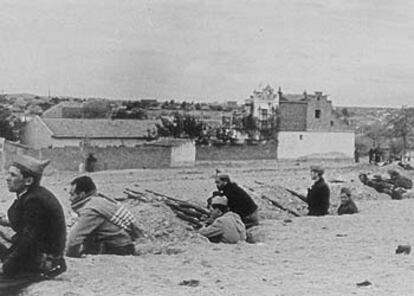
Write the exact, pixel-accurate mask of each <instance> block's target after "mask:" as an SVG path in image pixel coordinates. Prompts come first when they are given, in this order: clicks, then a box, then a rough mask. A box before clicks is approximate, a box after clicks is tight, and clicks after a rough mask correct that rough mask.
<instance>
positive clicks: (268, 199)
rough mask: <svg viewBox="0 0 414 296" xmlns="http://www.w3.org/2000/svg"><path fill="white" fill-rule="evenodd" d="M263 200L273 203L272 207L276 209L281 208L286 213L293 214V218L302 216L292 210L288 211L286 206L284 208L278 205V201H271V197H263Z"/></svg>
mask: <svg viewBox="0 0 414 296" xmlns="http://www.w3.org/2000/svg"><path fill="white" fill-rule="evenodd" d="M262 199H265V200H267V201H270V202H271V203H272V205H274V206H275V207H277V208H279V209H281V210H283V211H286V212H288V213H289V214H292V215H293V216H295V217H300V215H299V214H298V213H296V212H295V211H292V210H290V209H288V208H285V207H284V206H282V205H281V204H280V203H278V202H277V201H275V200H273V199H271V198H269V197H267V196H266V195H264V194H263V195H262Z"/></svg>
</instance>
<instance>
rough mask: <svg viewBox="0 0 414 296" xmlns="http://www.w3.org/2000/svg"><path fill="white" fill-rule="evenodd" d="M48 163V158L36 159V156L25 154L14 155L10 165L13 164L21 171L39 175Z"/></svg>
mask: <svg viewBox="0 0 414 296" xmlns="http://www.w3.org/2000/svg"><path fill="white" fill-rule="evenodd" d="M49 163H50V159H47V160H37V159H36V158H33V157H30V156H27V155H16V157H15V159H14V161H13V162H12V164H11V166H14V167H16V168H18V169H20V170H21V171H26V172H28V173H31V174H33V175H36V176H41V175H42V174H43V170H44V169H45V167H46V166H47V165H48V164H49Z"/></svg>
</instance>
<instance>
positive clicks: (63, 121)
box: [21, 116, 157, 149]
mask: <svg viewBox="0 0 414 296" xmlns="http://www.w3.org/2000/svg"><path fill="white" fill-rule="evenodd" d="M156 123H157V121H156V120H134V119H130V120H120V119H115V120H111V119H106V118H105V119H69V118H41V117H39V116H36V117H35V118H33V120H31V121H30V122H28V123H27V125H26V126H25V128H24V131H23V135H22V137H21V143H22V144H24V145H26V146H29V147H30V148H34V149H39V148H46V147H49V148H52V147H71V146H72V147H81V146H82V145H85V144H86V145H90V146H97V147H106V146H126V147H133V146H136V145H138V144H141V143H143V142H145V141H146V140H148V138H150V137H154V136H155V135H156V133H157V129H156Z"/></svg>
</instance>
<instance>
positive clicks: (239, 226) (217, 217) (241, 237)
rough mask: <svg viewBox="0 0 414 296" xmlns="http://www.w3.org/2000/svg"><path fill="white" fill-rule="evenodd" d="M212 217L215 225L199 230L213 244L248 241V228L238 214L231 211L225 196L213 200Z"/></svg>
mask: <svg viewBox="0 0 414 296" xmlns="http://www.w3.org/2000/svg"><path fill="white" fill-rule="evenodd" d="M211 217H212V218H213V219H214V221H213V223H212V224H211V225H209V226H204V227H203V228H201V229H200V230H199V232H200V233H201V234H202V235H204V236H205V237H207V238H208V239H209V240H210V241H211V242H213V243H220V242H221V243H228V244H235V243H237V242H238V241H245V240H246V226H245V225H244V223H243V221H242V220H241V218H240V216H239V215H238V214H236V213H233V212H231V211H229V208H228V201H227V198H226V197H225V196H215V197H214V198H212V200H211Z"/></svg>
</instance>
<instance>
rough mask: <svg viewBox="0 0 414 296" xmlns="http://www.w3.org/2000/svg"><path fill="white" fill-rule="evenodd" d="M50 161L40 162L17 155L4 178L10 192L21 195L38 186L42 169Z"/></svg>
mask: <svg viewBox="0 0 414 296" xmlns="http://www.w3.org/2000/svg"><path fill="white" fill-rule="evenodd" d="M49 162H50V160H45V161H40V160H37V159H35V158H33V157H30V156H26V155H17V156H16V158H15V160H14V161H13V162H12V164H11V165H10V167H9V171H8V175H7V178H6V181H7V187H8V189H9V191H10V192H16V193H21V192H23V191H25V190H27V189H29V188H30V187H32V186H36V185H39V184H40V179H41V178H42V174H43V170H44V168H45V167H46V166H47V165H48V164H49Z"/></svg>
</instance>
